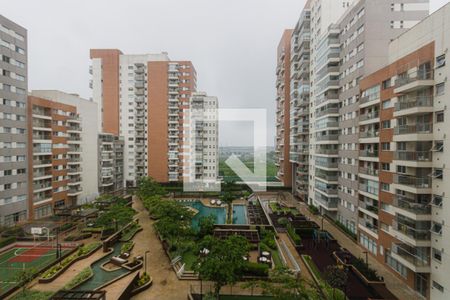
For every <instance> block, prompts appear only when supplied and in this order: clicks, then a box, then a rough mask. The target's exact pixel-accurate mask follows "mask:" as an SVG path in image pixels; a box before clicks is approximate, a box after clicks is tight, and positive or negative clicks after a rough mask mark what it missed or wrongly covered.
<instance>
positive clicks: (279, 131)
mask: <svg viewBox="0 0 450 300" xmlns="http://www.w3.org/2000/svg"><path fill="white" fill-rule="evenodd" d="M292 32H293V30H292V29H289V30H285V31H284V32H283V36H282V37H281V40H280V43H279V44H278V49H277V69H276V75H277V81H276V88H277V98H276V105H277V109H276V126H277V128H276V141H275V155H276V158H275V159H276V161H275V164H276V166H277V167H278V172H277V178H278V179H279V180H280V181H281V182H282V183H283V185H284V186H291V185H292V174H291V173H292V166H291V163H290V161H289V151H290V143H289V142H290V130H289V126H290V105H291V100H290V92H291V88H290V85H291V36H292Z"/></svg>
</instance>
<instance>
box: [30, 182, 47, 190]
mask: <svg viewBox="0 0 450 300" xmlns="http://www.w3.org/2000/svg"><path fill="white" fill-rule="evenodd" d="M51 187H52V183H51V182H49V183H35V184H33V190H40V189H46V188H51Z"/></svg>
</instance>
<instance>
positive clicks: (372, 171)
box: [359, 167, 379, 176]
mask: <svg viewBox="0 0 450 300" xmlns="http://www.w3.org/2000/svg"><path fill="white" fill-rule="evenodd" d="M359 173H361V174H366V175H370V176H378V174H379V171H378V169H374V168H363V167H361V168H359Z"/></svg>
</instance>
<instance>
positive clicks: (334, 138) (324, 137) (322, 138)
mask: <svg viewBox="0 0 450 300" xmlns="http://www.w3.org/2000/svg"><path fill="white" fill-rule="evenodd" d="M338 138H339V135H337V134H326V135H318V136H316V140H317V141H337V140H338Z"/></svg>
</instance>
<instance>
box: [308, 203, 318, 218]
mask: <svg viewBox="0 0 450 300" xmlns="http://www.w3.org/2000/svg"><path fill="white" fill-rule="evenodd" d="M308 209H309V211H310V212H311V213H312V214H313V215H318V214H319V209H318V208H317V207H315V206H314V205H312V204H310V205H308Z"/></svg>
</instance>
